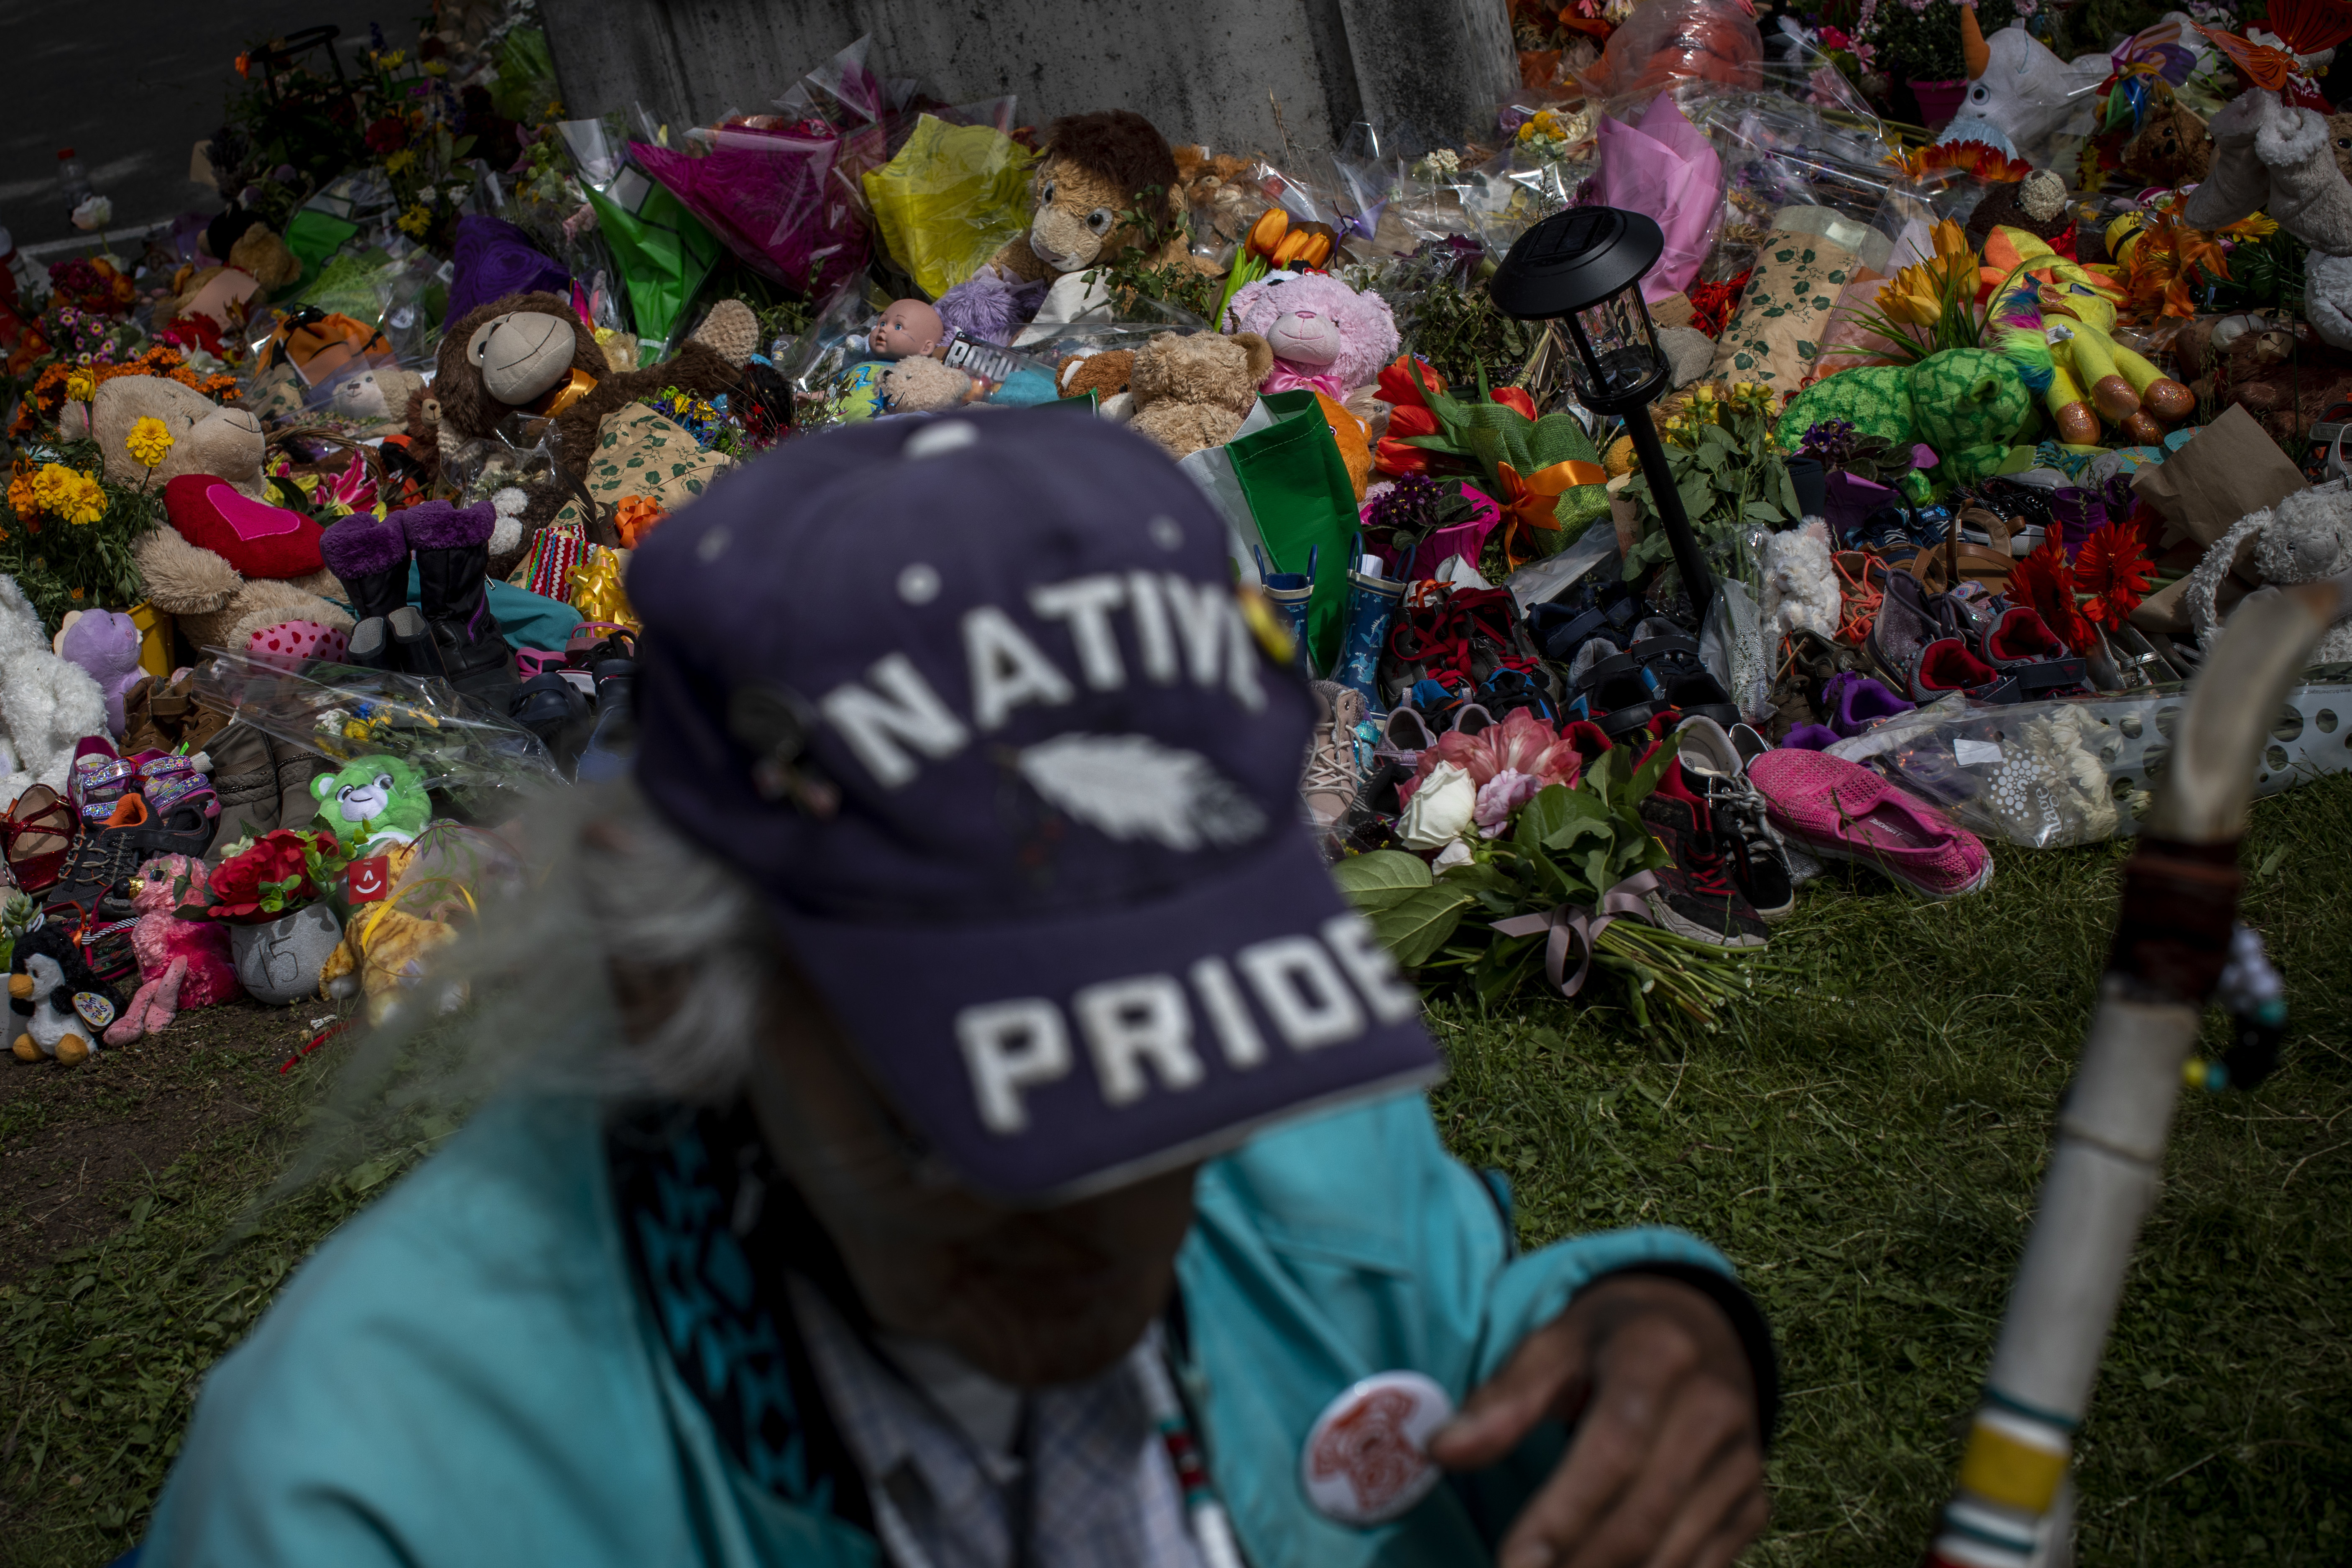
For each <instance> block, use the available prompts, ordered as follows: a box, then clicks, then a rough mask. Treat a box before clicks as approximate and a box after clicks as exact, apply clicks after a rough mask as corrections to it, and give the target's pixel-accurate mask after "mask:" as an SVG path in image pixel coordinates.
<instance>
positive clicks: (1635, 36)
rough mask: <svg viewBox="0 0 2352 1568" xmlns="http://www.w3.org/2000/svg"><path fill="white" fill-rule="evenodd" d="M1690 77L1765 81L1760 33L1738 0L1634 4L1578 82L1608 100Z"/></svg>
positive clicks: (1742, 84)
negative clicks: (1595, 60) (1631, 10)
mask: <svg viewBox="0 0 2352 1568" xmlns="http://www.w3.org/2000/svg"><path fill="white" fill-rule="evenodd" d="M1694 78H1696V79H1700V80H1704V81H1712V82H1719V83H1721V84H1722V85H1724V86H1726V87H1737V88H1746V89H1749V90H1750V91H1753V90H1755V89H1759V88H1761V87H1762V86H1763V85H1764V37H1763V35H1762V34H1760V33H1759V32H1758V31H1757V30H1756V19H1755V17H1753V16H1750V15H1748V12H1747V11H1745V10H1744V9H1742V8H1741V6H1740V5H1738V0H1649V3H1648V4H1647V5H1639V6H1636V7H1635V8H1634V11H1633V16H1630V17H1628V18H1626V20H1625V23H1624V25H1623V26H1620V27H1619V28H1618V29H1617V30H1616V31H1615V32H1613V33H1612V34H1610V35H1609V42H1608V45H1607V46H1606V47H1604V48H1603V49H1602V50H1601V59H1600V62H1599V63H1598V64H1597V65H1595V66H1594V67H1593V68H1591V70H1588V71H1585V72H1583V73H1582V74H1581V75H1580V77H1579V78H1578V80H1579V81H1580V82H1581V83H1582V84H1583V86H1584V89H1585V90H1586V91H1587V92H1588V93H1591V95H1593V96H1594V97H1596V98H1602V99H1613V98H1622V97H1625V96H1626V95H1628V94H1631V93H1638V92H1645V91H1654V90H1655V89H1658V88H1662V87H1667V86H1671V85H1673V84H1674V83H1675V82H1678V81H1684V80H1688V79H1694Z"/></svg>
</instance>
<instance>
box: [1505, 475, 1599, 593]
mask: <svg viewBox="0 0 2352 1568" xmlns="http://www.w3.org/2000/svg"><path fill="white" fill-rule="evenodd" d="M1495 471H1496V473H1497V474H1499V475H1501V476H1502V480H1503V517H1504V520H1505V521H1504V523H1503V528H1504V534H1503V559H1504V560H1506V561H1507V562H1508V563H1510V564H1511V565H1512V566H1513V567H1517V566H1518V565H1519V564H1520V563H1522V562H1524V561H1530V560H1533V559H1534V557H1533V556H1532V555H1521V554H1520V553H1519V552H1518V551H1517V541H1518V532H1519V530H1520V529H1522V528H1548V529H1552V530H1554V531H1557V530H1558V529H1559V498H1560V497H1561V496H1563V495H1566V494H1567V493H1568V492H1569V491H1570V490H1572V489H1575V488H1576V487H1577V486H1579V485H1599V484H1606V483H1607V482H1608V481H1609V474H1608V470H1606V469H1604V468H1601V465H1600V464H1598V463H1587V462H1583V461H1580V460H1579V459H1577V458H1567V459H1566V460H1564V461H1562V462H1558V463H1553V464H1551V465H1549V467H1546V468H1538V469H1537V470H1536V471H1535V472H1534V473H1532V474H1529V475H1528V476H1527V477H1526V478H1525V479H1522V478H1520V477H1519V471H1518V470H1517V468H1513V467H1511V465H1510V464H1508V463H1497V464H1496V465H1495Z"/></svg>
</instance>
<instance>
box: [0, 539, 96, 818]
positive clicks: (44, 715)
mask: <svg viewBox="0 0 2352 1568" xmlns="http://www.w3.org/2000/svg"><path fill="white" fill-rule="evenodd" d="M106 721H107V704H106V694H105V693H104V692H102V691H100V689H99V688H98V682H97V681H95V680H92V679H90V678H89V671H87V670H85V669H83V668H81V667H80V666H79V665H76V664H72V663H69V662H68V661H67V660H65V659H63V658H59V657H58V651H57V649H56V647H54V646H52V645H51V643H50V641H49V638H48V637H47V634H45V633H44V632H43V631H42V629H41V616H40V612H39V611H37V610H36V609H34V608H33V605H32V602H31V601H30V600H28V599H26V597H25V591H24V590H23V589H22V588H19V587H17V586H16V579H15V578H13V577H8V576H5V575H0V734H5V737H6V743H5V747H0V751H5V756H0V766H5V771H6V777H5V780H0V805H8V804H10V803H12V802H14V801H15V800H16V797H17V796H18V795H22V794H24V793H25V791H26V790H28V789H30V788H32V787H33V785H35V784H47V785H48V786H49V787H50V788H51V789H53V790H56V791H58V793H59V794H63V793H64V792H65V788H66V777H67V774H68V773H69V772H71V770H72V768H73V759H74V748H75V747H76V746H77V745H78V744H79V743H80V742H81V741H82V740H83V739H84V738H85V737H87V736H90V735H96V734H99V733H100V732H102V731H104V730H105V729H106Z"/></svg>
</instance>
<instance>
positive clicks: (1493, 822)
mask: <svg viewBox="0 0 2352 1568" xmlns="http://www.w3.org/2000/svg"><path fill="white" fill-rule="evenodd" d="M1541 788H1543V780H1541V779H1539V778H1537V777H1535V776H1534V775H1532V774H1529V773H1516V772H1513V771H1512V770H1510V769H1508V768H1506V769H1505V770H1503V771H1502V772H1501V773H1496V775H1495V776H1494V777H1493V778H1490V779H1488V780H1487V781H1486V783H1485V784H1480V785H1479V786H1478V805H1477V806H1476V808H1475V810H1473V811H1472V812H1471V814H1470V819H1471V820H1472V821H1473V822H1475V823H1476V824H1477V825H1478V837H1481V838H1492V837H1496V835H1497V834H1499V833H1501V832H1502V831H1503V829H1504V828H1506V827H1507V826H1510V822H1511V813H1513V812H1515V811H1517V810H1518V809H1519V807H1521V806H1523V805H1527V803H1528V802H1529V801H1531V800H1533V799H1535V797H1536V792H1537V791H1538V790H1540V789H1541Z"/></svg>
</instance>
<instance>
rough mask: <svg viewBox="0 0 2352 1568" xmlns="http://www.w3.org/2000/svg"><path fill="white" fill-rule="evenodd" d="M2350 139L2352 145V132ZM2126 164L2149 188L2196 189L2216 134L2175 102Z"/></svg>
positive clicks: (2144, 131)
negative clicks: (2186, 187)
mask: <svg viewBox="0 0 2352 1568" xmlns="http://www.w3.org/2000/svg"><path fill="white" fill-rule="evenodd" d="M2336 119H2342V120H2345V121H2347V123H2352V116H2347V115H2338V116H2334V117H2332V118H2331V120H2330V121H2329V123H2330V124H2331V126H2332V125H2333V123H2334V121H2335V120H2336ZM2346 139H2347V142H2352V131H2347V132H2346ZM2347 155H2352V154H2347V153H2338V154H2337V156H2338V157H2339V158H2342V157H2345V156H2347ZM2122 163H2123V170H2124V173H2125V174H2129V175H2131V176H2132V177H2133V178H2134V179H2137V180H2140V181H2142V182H2144V183H2146V184H2151V185H2193V184H2196V183H2197V182H2199V181H2200V180H2202V179H2203V178H2204V177H2205V176H2206V174H2208V173H2210V171H2211V169H2212V167H2213V133H2212V132H2210V131H2208V130H2207V129H2206V128H2205V117H2204V116H2203V115H2201V114H2199V113H2198V112H2197V111H2196V110H2193V109H2191V108H2189V106H2188V105H2187V104H2185V103H2183V102H2181V101H2180V100H2178V99H2175V100H2172V101H2171V102H2169V103H2165V104H2162V105H2159V106H2158V107H2156V108H2154V109H2151V110H2149V111H2148V116H2147V124H2145V125H2143V126H2141V127H2140V128H2139V130H2138V132H2137V133H2136V134H2135V135H2134V136H2133V137H2132V139H2131V140H2130V141H2128V142H2125V143H2124V150H2123V154H2122ZM2047 237H2048V236H2046V235H2045V236H2044V238H2047Z"/></svg>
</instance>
